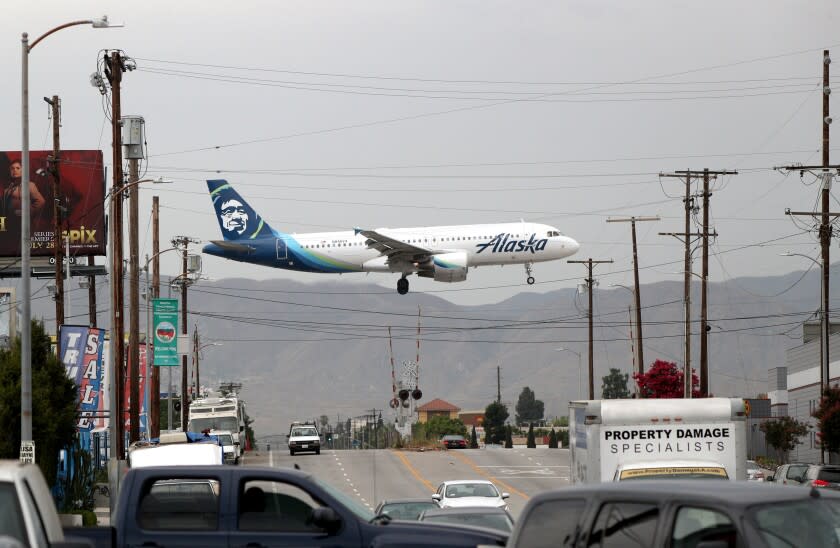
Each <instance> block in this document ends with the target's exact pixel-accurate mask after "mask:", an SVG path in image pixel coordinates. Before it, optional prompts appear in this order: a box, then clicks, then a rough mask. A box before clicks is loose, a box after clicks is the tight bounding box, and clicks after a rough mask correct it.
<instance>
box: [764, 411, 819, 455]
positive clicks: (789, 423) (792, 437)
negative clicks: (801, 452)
mask: <svg viewBox="0 0 840 548" xmlns="http://www.w3.org/2000/svg"><path fill="white" fill-rule="evenodd" d="M808 428H809V427H808V425H807V424H805V423H804V422H800V421H798V420H796V419H794V418H793V417H778V418H775V419H772V420H768V421H765V422H763V423H762V424H761V426H760V427H759V429H760V430H761V431H762V432H764V439H765V440H766V441H767V444H768V445H770V446H772V447H775V448H776V450H777V451H779V453H781V456H782V460H783V461H785V462H787V456H788V453H789V452H790V451H792V450H793V448H794V447H796V446H797V445H798V444H800V443H802V442H801V441H800V440H799V438H801V437H802V436H804V435H805V434H807V433H808Z"/></svg>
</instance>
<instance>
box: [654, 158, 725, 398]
mask: <svg viewBox="0 0 840 548" xmlns="http://www.w3.org/2000/svg"><path fill="white" fill-rule="evenodd" d="M737 174H738V172H737V171H727V170H720V171H710V170H709V169H704V170H703V171H697V170H691V169H687V170H680V171H675V172H674V173H660V174H659V176H660V177H674V178H677V179H681V180H683V179H684V180H685V198H684V203H685V230H684V231H683V232H682V233H679V232H660V233H659V234H660V235H661V236H675V237H678V238H684V240H683V243H684V244H685V266H684V270H683V283H684V288H683V290H684V292H685V296H684V298H683V300H684V303H685V373H684V394H683V397H685V398H691V396H692V382H691V381H692V375H691V276H692V275H693V274H692V259H691V243H692V236H696V237H700V238H702V240H703V273H702V275H701V276H700V279H701V282H702V284H701V306H702V312H701V318H702V322H701V329H700V331H701V333H700V350H701V353H700V354H701V355H700V392H701V393H702V394H703V395H706V394H708V392H709V389H708V386H709V380H708V378H709V364H708V342H707V341H708V338H707V337H708V335H707V331H706V328H707V323H706V322H707V316H708V312H707V308H708V303H707V299H706V284H707V282H708V277H709V271H708V270H709V251H708V246H709V236H717V233H714V234H709V229H708V206H709V202H708V199H709V197H710V196H711V193H710V192H709V176H710V175H713V176H714V177H715V178H717V176H718V175H737ZM701 175H702V176H703V181H704V184H703V206H704V212H703V219H704V221H703V231H702V232H700V233H692V232H691V214H692V212H693V211H694V210H695V207H694V196H693V195H692V194H691V181H692V179H694V178H699V177H700V176H701ZM695 275H696V274H695ZM704 386H705V387H706V388H705V389H704V388H703V387H704Z"/></svg>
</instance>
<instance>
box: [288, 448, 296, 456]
mask: <svg viewBox="0 0 840 548" xmlns="http://www.w3.org/2000/svg"><path fill="white" fill-rule="evenodd" d="M289 454H290V455H291V456H293V457H294V456H295V450H294V449H289Z"/></svg>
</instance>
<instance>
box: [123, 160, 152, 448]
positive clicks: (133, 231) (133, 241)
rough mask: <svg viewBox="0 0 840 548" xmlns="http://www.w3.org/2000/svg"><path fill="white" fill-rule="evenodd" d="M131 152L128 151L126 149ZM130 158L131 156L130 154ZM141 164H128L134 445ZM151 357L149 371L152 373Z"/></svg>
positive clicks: (132, 431) (133, 435) (134, 433)
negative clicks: (138, 187)
mask: <svg viewBox="0 0 840 548" xmlns="http://www.w3.org/2000/svg"><path fill="white" fill-rule="evenodd" d="M126 149H128V147H126ZM126 156H128V154H126ZM139 167H140V166H139V160H138V159H137V158H131V157H129V160H128V173H129V174H128V184H129V185H131V186H130V187H129V189H128V250H129V261H128V264H129V267H128V271H129V274H130V277H129V280H128V300H129V305H128V325H129V327H128V365H129V372H128V375H129V381H128V383H129V384H128V386H129V398H130V401H129V402H128V404H129V406H128V415H129V435H128V439H129V440H130V441H131V442H132V443H133V442H135V441H138V440H139V439H140V273H139V271H138V265H139V258H138V256H137V255H138V253H139V243H138V242H139V236H138V230H137V224H138V223H139V212H138V206H137V202H138V196H137V186H138V185H137V181H139V180H140V170H139ZM148 362H149V360H148V356H146V368H147V369H148Z"/></svg>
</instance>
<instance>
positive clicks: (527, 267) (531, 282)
mask: <svg viewBox="0 0 840 548" xmlns="http://www.w3.org/2000/svg"><path fill="white" fill-rule="evenodd" d="M532 266H533V263H525V274H527V275H528V278H527V279H526V281H527V282H528V285H534V282H535V281H536V280H534V277H533V276H531V274H532V271H531V267H532Z"/></svg>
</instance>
